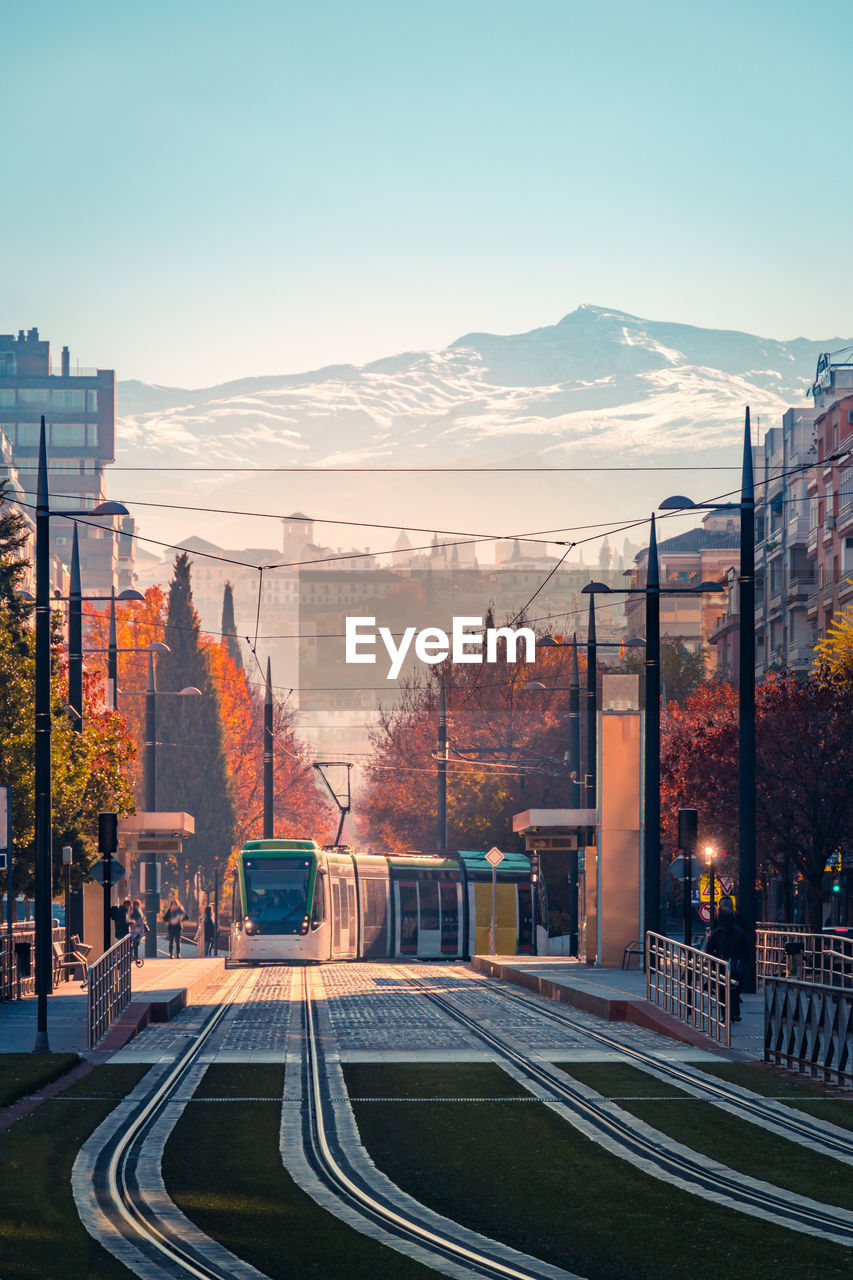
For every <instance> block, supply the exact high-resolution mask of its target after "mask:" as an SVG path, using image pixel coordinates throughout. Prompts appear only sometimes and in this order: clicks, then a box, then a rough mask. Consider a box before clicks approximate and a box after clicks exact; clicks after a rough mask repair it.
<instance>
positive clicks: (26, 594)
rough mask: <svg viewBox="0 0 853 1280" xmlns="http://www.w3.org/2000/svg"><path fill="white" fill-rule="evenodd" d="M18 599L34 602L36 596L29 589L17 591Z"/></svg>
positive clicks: (28, 602) (29, 602)
mask: <svg viewBox="0 0 853 1280" xmlns="http://www.w3.org/2000/svg"><path fill="white" fill-rule="evenodd" d="M18 599H19V600H23V601H24V602H25V603H26V604H35V602H36V598H35V596H34V595H33V594H32V592H31V591H19V592H18Z"/></svg>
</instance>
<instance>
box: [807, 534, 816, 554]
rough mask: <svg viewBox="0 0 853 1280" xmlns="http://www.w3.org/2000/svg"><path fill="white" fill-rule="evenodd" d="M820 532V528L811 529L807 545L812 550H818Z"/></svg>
mask: <svg viewBox="0 0 853 1280" xmlns="http://www.w3.org/2000/svg"><path fill="white" fill-rule="evenodd" d="M818 532H819V530H818V529H809V537H808V541H807V542H806V546H807V547H808V549H809V551H810V552H815V551H817V538H818Z"/></svg>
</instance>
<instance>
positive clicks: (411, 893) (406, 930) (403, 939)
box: [400, 881, 418, 956]
mask: <svg viewBox="0 0 853 1280" xmlns="http://www.w3.org/2000/svg"><path fill="white" fill-rule="evenodd" d="M400 953H401V955H404V956H409V955H417V954H418V886H417V884H415V882H414V881H406V882H405V883H401V884H400Z"/></svg>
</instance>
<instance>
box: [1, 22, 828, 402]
mask: <svg viewBox="0 0 853 1280" xmlns="http://www.w3.org/2000/svg"><path fill="white" fill-rule="evenodd" d="M851 14H853V6H851V4H850V2H849V0H828V2H826V3H824V4H823V5H821V6H820V8H819V10H817V11H816V10H815V9H814V6H812V5H808V4H806V3H804V2H801V0H747V3H744V0H713V3H709V4H699V3H696V2H694V0H614V2H612V3H608V4H605V3H601V2H600V0H599V2H595V0H587V3H583V4H581V3H576V2H575V0H523V2H522V0H453V2H452V3H448V2H446V0H433V3H430V4H422V3H414V0H360V2H359V3H354V2H353V0H244V2H243V3H242V4H239V5H238V4H235V3H233V0H229V3H227V4H225V3H222V2H221V0H141V2H140V3H136V4H131V3H123V2H121V0H120V2H119V3H116V0H110V2H109V3H100V2H99V0H81V2H80V3H76V4H69V3H68V2H67V0H29V3H27V4H21V3H13V2H12V0H7V2H6V3H3V4H0V25H1V26H2V43H3V48H4V57H3V75H2V79H0V105H2V120H3V149H2V156H3V159H2V174H3V178H2V198H0V225H2V232H3V235H2V243H3V250H2V253H3V269H2V273H0V332H8V331H9V330H17V329H18V328H22V327H24V328H26V327H28V326H31V325H38V326H39V327H40V329H41V331H42V334H43V336H45V337H49V338H50V339H51V341H52V342H53V343H54V344H55V346H56V347H59V346H61V345H62V344H63V343H68V344H69V345H70V346H71V348H72V356H73V357H74V358H77V359H79V360H80V362H81V363H82V364H86V365H89V364H99V365H100V366H101V367H114V368H115V369H116V370H117V371H118V375H119V377H121V378H129V377H138V378H142V379H145V380H147V381H153V382H163V383H171V384H177V385H184V386H198V385H202V384H211V383H215V382H220V381H224V380H225V379H227V378H235V377H240V376H243V375H248V374H254V373H279V372H296V371H301V370H306V369H310V368H313V367H317V366H319V365H322V364H328V363H333V362H344V361H352V362H356V363H361V362H363V361H365V360H369V359H372V358H374V357H379V356H383V355H389V354H392V353H394V352H397V351H400V350H405V349H412V348H415V349H417V348H422V347H429V346H442V345H444V344H445V343H447V342H449V341H452V340H453V339H454V338H456V337H458V336H460V335H461V334H463V333H465V332H467V331H470V330H472V329H477V330H491V331H496V332H518V331H520V330H524V329H528V328H532V327H535V326H538V325H541V324H549V323H553V322H555V321H556V320H558V319H559V318H560V317H561V316H562V315H564V314H565V313H566V312H568V311H570V310H572V309H573V308H574V307H575V306H576V305H577V304H578V303H579V302H591V303H597V304H599V305H603V306H608V307H617V308H621V309H623V310H626V311H631V312H634V313H636V314H639V315H645V316H650V317H654V318H657V319H667V320H678V321H684V322H688V323H694V324H702V325H710V326H719V327H728V328H741V329H748V330H752V331H755V332H760V333H762V334H766V335H768V336H772V337H778V338H791V337H794V336H798V335H805V336H808V337H814V338H822V337H831V336H835V335H837V334H847V333H849V332H850V331H851V319H850V311H849V305H850V297H851V294H852V293H853V287H851V286H853V253H851V252H850V249H849V229H850V211H851V208H853V166H851V165H850V163H849V160H848V154H847V153H848V138H847V133H846V126H847V123H848V119H847V117H848V114H849V113H848V111H847V107H846V104H847V101H848V86H849V75H850V65H849V59H850V44H851V41H850V37H851ZM816 15H817V16H816Z"/></svg>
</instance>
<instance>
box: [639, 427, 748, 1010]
mask: <svg viewBox="0 0 853 1280" xmlns="http://www.w3.org/2000/svg"><path fill="white" fill-rule="evenodd" d="M661 510H662V511H686V510H689V511H692V510H698V511H739V512H740V575H739V579H738V582H739V588H740V601H739V612H740V636H739V663H738V914H739V916H740V918H741V922H742V924H743V925H744V926H745V927H746V929H747V931H748V934H749V946H748V947H747V962H746V969H745V972H744V979H743V990H744V991H746V992H753V991H755V925H756V899H755V874H756V855H755V480H754V476H753V467H752V433H751V429H750V421H749V407H747V409H746V414H745V417H744V430H743V464H742V469H741V494H740V502H692V501H691V499H690V498H685V497H683V496H682V495H680V494H679V495H677V496H675V497H672V498H667V499H666V501H665V502H662V503H661Z"/></svg>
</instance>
